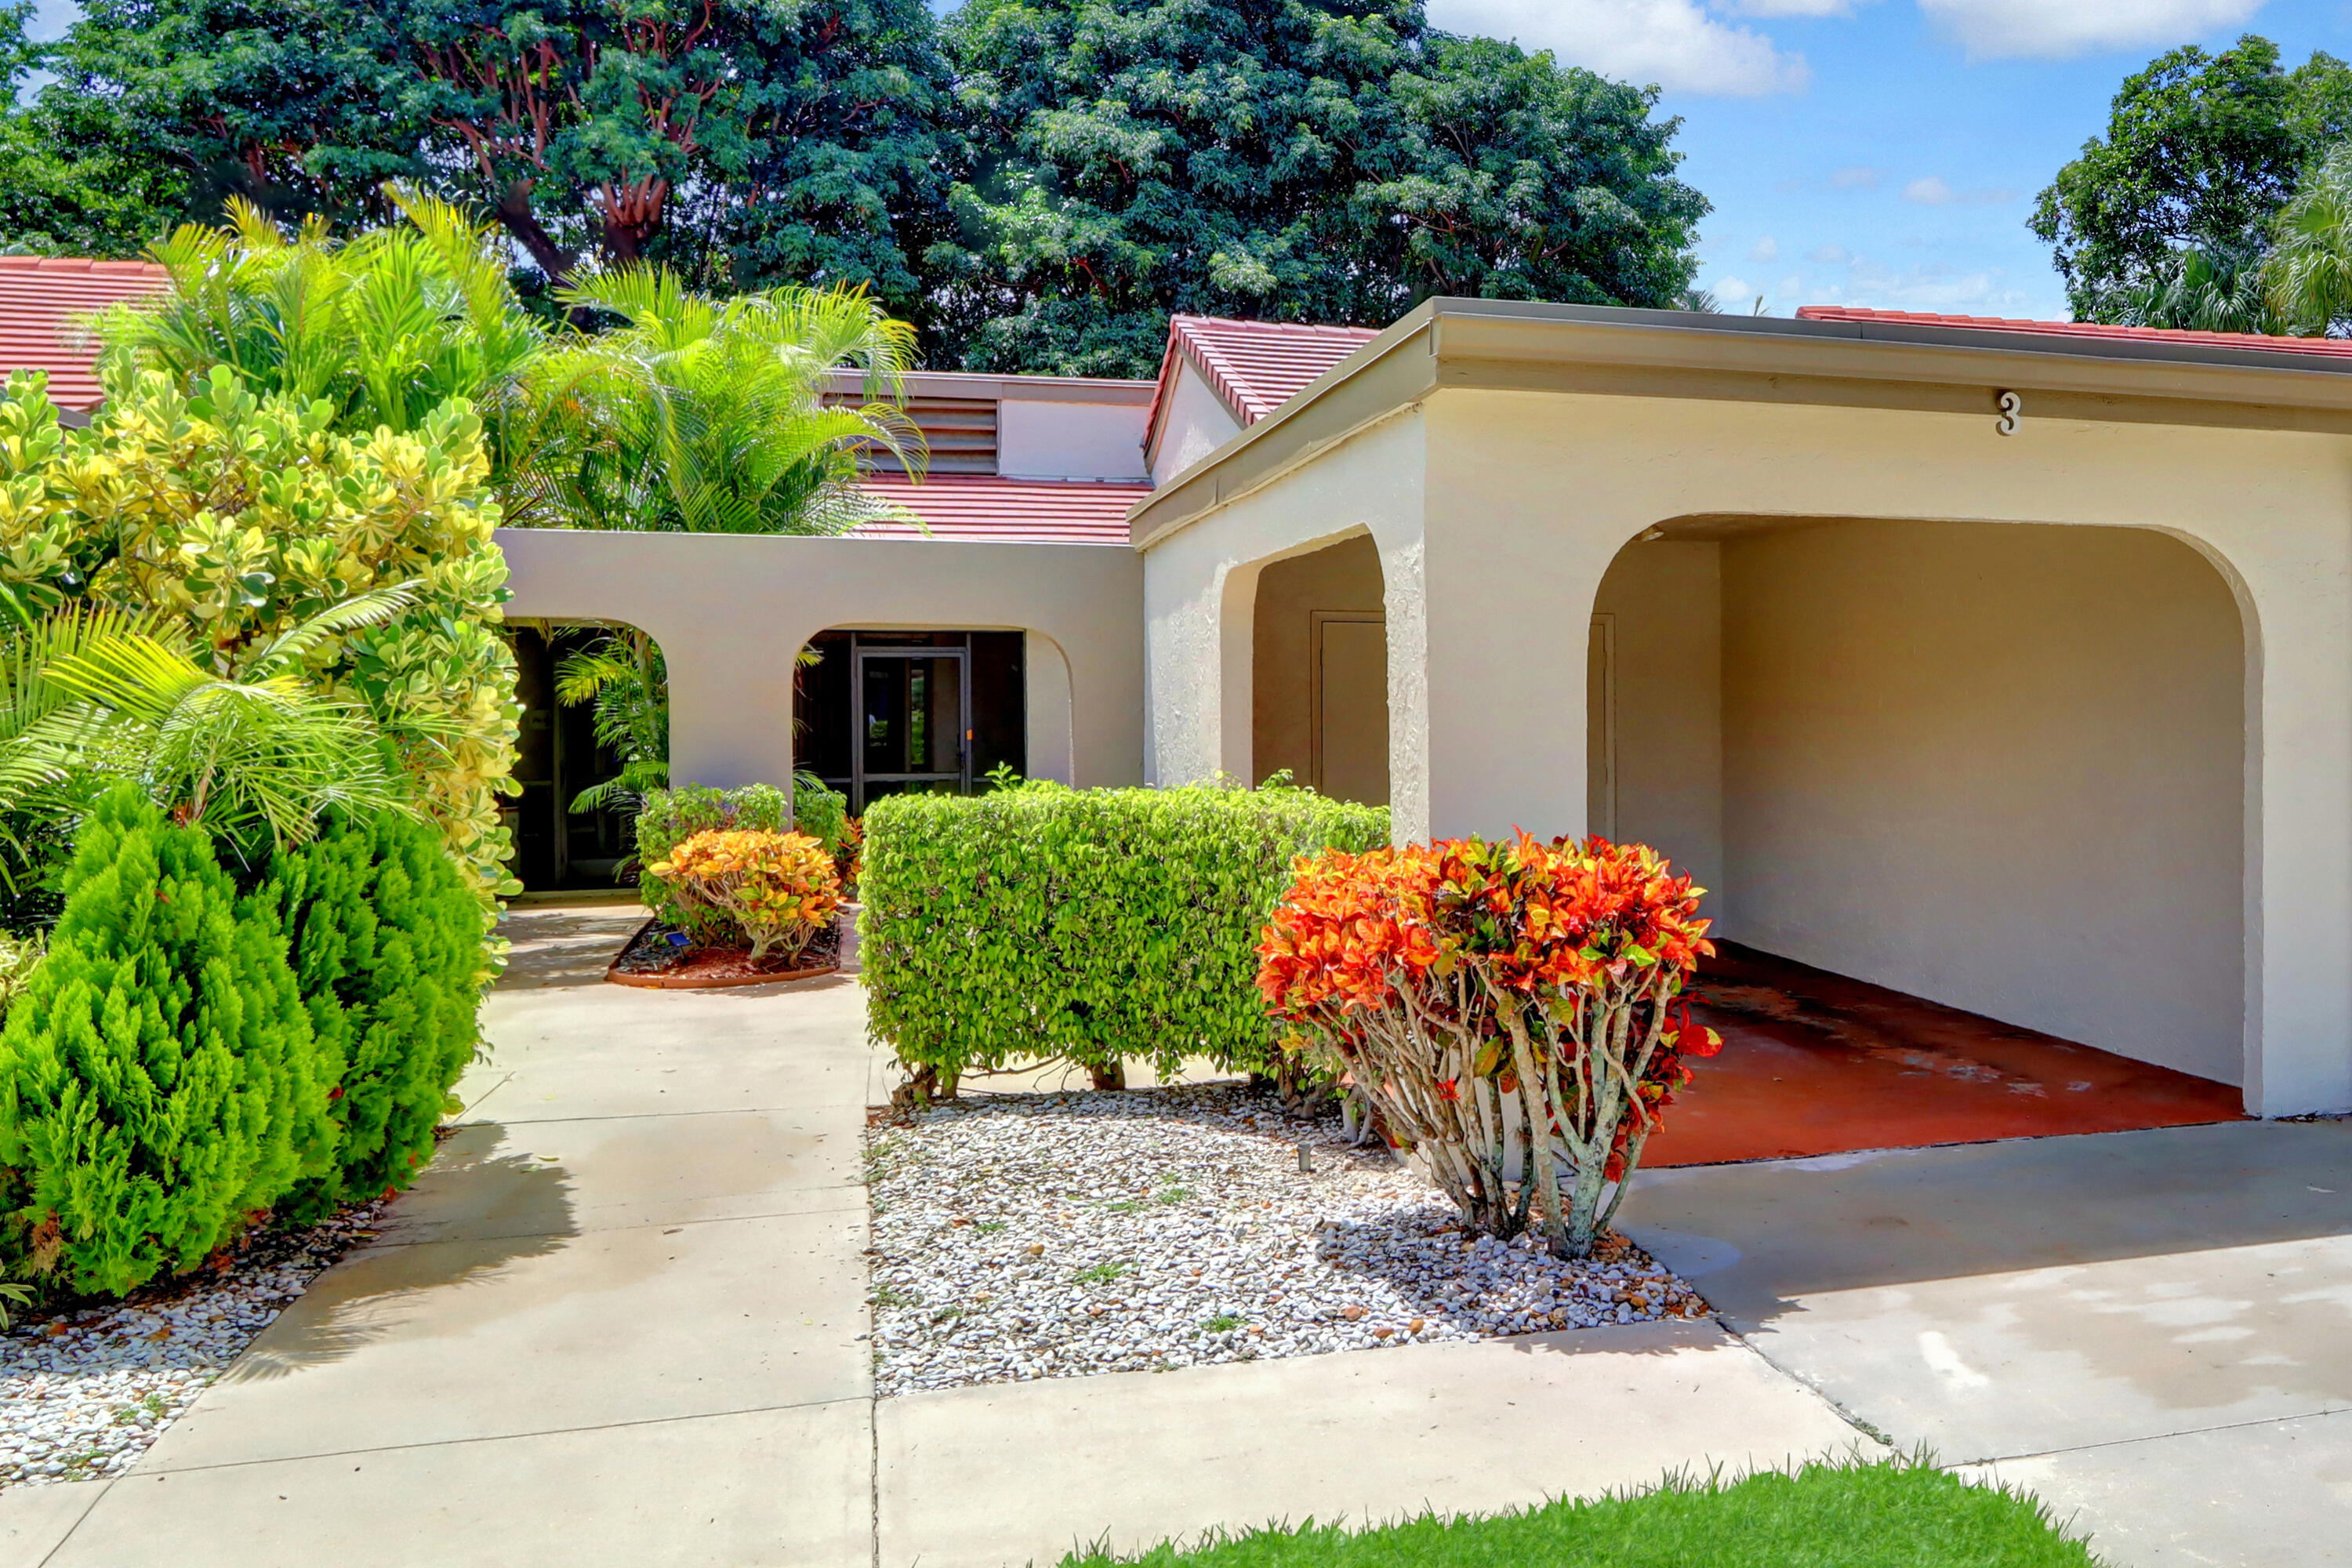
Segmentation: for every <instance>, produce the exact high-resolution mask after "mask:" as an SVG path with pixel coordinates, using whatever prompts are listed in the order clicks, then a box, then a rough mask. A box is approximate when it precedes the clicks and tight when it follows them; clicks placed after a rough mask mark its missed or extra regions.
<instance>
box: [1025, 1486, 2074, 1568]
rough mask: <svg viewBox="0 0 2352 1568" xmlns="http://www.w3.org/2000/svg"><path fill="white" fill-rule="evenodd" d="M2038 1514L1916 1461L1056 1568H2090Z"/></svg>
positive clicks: (1271, 1536)
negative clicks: (1124, 1567) (1123, 1566)
mask: <svg viewBox="0 0 2352 1568" xmlns="http://www.w3.org/2000/svg"><path fill="white" fill-rule="evenodd" d="M2097 1562H2098V1560H2097V1559H2096V1558H2095V1557H2093V1556H2092V1555H2091V1552H2090V1550H2089V1548H2088V1547H2087V1546H2085V1545H2084V1543H2082V1542H2079V1541H2073V1540H2069V1539H2068V1538H2067V1537H2066V1536H2064V1535H2063V1534H2062V1533H2061V1532H2060V1531H2059V1530H2058V1529H2057V1528H2056V1527H2055V1526H2054V1525H2053V1523H2052V1521H2051V1520H2050V1517H2049V1513H2048V1510H2046V1509H2044V1508H2043V1507H2042V1504H2040V1503H2039V1502H2036V1501H2034V1500H2032V1498H2030V1497H2027V1496H2025V1495H2023V1494H2021V1493H2018V1492H2013V1491H2008V1490H1997V1489H1992V1488H1990V1487H1979V1486H1971V1485H1969V1484H1968V1483H1967V1482H1965V1481H1962V1480H1961V1479H1959V1478H1958V1477H1957V1476H1952V1475H1948V1474H1947V1473H1945V1472H1944V1471H1942V1470H1938V1469H1936V1468H1933V1467H1932V1466H1931V1465H1928V1464H1926V1463H1923V1462H1920V1461H1918V1460H1916V1459H1915V1460H1904V1459H1895V1460H1883V1461H1880V1462H1877V1463H1872V1464H1865V1463H1861V1462H1859V1461H1855V1462H1848V1463H1844V1464H1834V1465H1825V1464H1811V1465H1807V1466H1805V1467H1804V1468H1802V1469H1800V1470H1798V1471H1797V1472H1795V1473H1794V1474H1782V1473H1778V1472H1774V1473H1768V1474H1763V1475H1754V1476H1749V1477H1747V1478H1746V1479H1740V1480H1727V1479H1723V1478H1722V1477H1721V1476H1719V1475H1717V1476H1701V1477H1678V1478H1670V1479H1668V1480H1667V1481H1666V1482H1665V1483H1664V1485H1662V1486H1659V1487H1656V1488H1653V1489H1645V1490H1643V1491H1639V1492H1633V1493H1628V1494H1624V1495H1620V1496H1613V1497H1606V1498H1600V1499H1595V1500H1588V1501H1573V1500H1562V1501H1559V1502H1553V1503H1549V1504H1547V1505H1545V1506H1544V1507H1542V1508H1538V1509H1532V1510H1528V1511H1527V1512H1524V1513H1515V1514H1504V1515H1499V1516H1496V1517H1494V1518H1488V1519H1469V1518H1452V1519H1443V1518H1439V1517H1437V1516H1435V1515H1424V1516H1423V1517H1422V1518H1419V1519H1412V1520H1407V1521H1403V1522H1402V1523H1398V1524H1391V1525H1384V1526H1381V1527H1379V1528H1376V1529H1370V1530H1362V1531H1350V1530H1348V1529H1344V1528H1339V1527H1329V1526H1322V1525H1318V1524H1316V1523H1314V1522H1313V1521H1308V1522H1307V1523H1306V1524H1304V1525H1301V1526H1299V1527H1298V1528H1297V1529H1291V1528H1288V1527H1286V1526H1272V1527H1268V1528H1267V1529H1265V1530H1257V1531H1248V1532H1246V1533H1244V1534H1240V1535H1223V1534H1219V1535H1215V1536H1213V1537H1212V1538H1209V1539H1206V1540H1204V1541H1202V1542H1199V1543H1197V1544H1195V1545H1193V1546H1192V1547H1190V1548H1182V1547H1179V1546H1178V1545H1176V1544H1174V1543H1172V1542H1163V1543H1162V1544H1160V1545H1159V1546H1157V1547H1154V1548H1152V1549H1151V1550H1150V1551H1149V1552H1144V1553H1143V1554H1141V1555H1140V1556H1137V1557H1115V1556H1112V1555H1109V1554H1108V1552H1104V1551H1102V1550H1101V1549H1099V1548H1097V1550H1095V1551H1093V1552H1087V1553H1083V1554H1081V1553H1072V1554H1071V1555H1069V1556H1067V1557H1065V1558H1064V1559H1063V1560H1062V1568H1116V1565H1119V1564H1130V1565H1134V1568H2095V1565H2096V1563H2097Z"/></svg>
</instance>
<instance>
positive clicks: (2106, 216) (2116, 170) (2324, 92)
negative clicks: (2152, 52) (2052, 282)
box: [2031, 34, 2352, 330]
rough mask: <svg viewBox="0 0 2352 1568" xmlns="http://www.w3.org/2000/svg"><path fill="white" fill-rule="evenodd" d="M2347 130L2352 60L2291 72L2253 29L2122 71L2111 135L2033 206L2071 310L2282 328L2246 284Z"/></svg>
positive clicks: (2092, 144)
mask: <svg viewBox="0 0 2352 1568" xmlns="http://www.w3.org/2000/svg"><path fill="white" fill-rule="evenodd" d="M2347 133H2352V67H2347V65H2346V64H2345V63H2344V62H2343V61H2341V60H2339V59H2336V58H2334V57H2333V56H2330V55H2326V54H2315V55H2313V56H2312V57H2311V58H2310V59H2308V60H2306V61H2305V62H2304V63H2303V64H2302V65H2300V66H2298V67H2296V68H2294V69H2293V70H2291V71H2290V70H2288V69H2286V68H2284V67H2283V66H2282V65H2281V64H2280V59H2279V50H2278V46H2277V45H2275V44H2273V43H2272V42H2271V41H2270V40H2269V39H2268V38H2263V37H2256V36H2253V35H2252V34H2249V35H2248V36H2246V37H2242V38H2240V39H2239V40H2238V41H2237V43H2236V44H2235V45H2234V46H2232V47H2230V48H2228V49H2224V50H2222V51H2221V53H2219V54H2208V53H2207V52H2205V51H2204V50H2203V49H2200V48H2197V47H2193V46H2192V47H2183V48H2178V49H2174V50H2171V51H2170V52H2169V53H2167V54H2164V55H2160V56H2158V58H2156V59H2154V60H2152V61H2150V62H2149V63H2148V65H2147V68H2145V69H2143V70H2140V71H2137V72H2135V73H2134V74H2133V75H2131V76H2129V77H2127V78H2126V79H2125V80H2124V84H2123V86H2122V88H2121V89H2118V90H2117V92H2116V97H2115V101H2114V104H2113V106H2112V108H2111V110H2110V111H2109V115H2108V121H2107V134H2106V136H2105V138H2104V139H2102V138H2099V137H2093V138H2092V139H2091V140H2090V141H2088V142H2084V146H2083V151H2082V153H2081V155H2080V156H2078V157H2076V158H2075V159H2074V161H2073V162H2072V163H2068V164H2066V165H2065V167H2063V168H2062V169H2060V170H2059V171H2058V174H2057V177H2056V178H2055V179H2054V180H2053V181H2052V182H2051V184H2050V185H2049V187H2048V188H2047V189H2046V190H2044V191H2043V192H2042V195H2041V197H2040V199H2039V201H2038V202H2037V203H2036V205H2035V207H2034V212H2033V216H2032V220H2031V223H2032V229H2033V232H2034V233H2035V234H2036V235H2038V236H2039V237H2041V238H2042V239H2043V240H2044V241H2046V242H2048V244H2049V245H2050V247H2051V256H2052V259H2053V261H2054V262H2055V263H2056V264H2057V268H2058V271H2059V275H2060V276H2061V277H2063V279H2065V281H2066V290H2067V297H2068V300H2069V301H2070V302H2071V304H2072V306H2073V308H2074V313H2075V314H2076V315H2077V316H2078V317H2081V318H2083V319H2084V320H2088V321H2126V320H2130V321H2145V322H2147V324H2151V325H2158V326H2195V325H2199V324H2212V323H2216V322H2226V323H2228V324H2230V325H2232V326H2237V327H2240V328H2249V327H2251V328H2253V329H2255V330H2266V329H2267V328H2268V327H2270V326H2273V325H2275V324H2277V322H2276V320H2275V318H2273V317H2272V316H2269V315H2268V314H2266V313H2265V312H2264V311H2263V310H2262V309H2261V307H2260V305H2259V290H2253V291H2249V290H2247V289H2243V288H2242V286H2241V285H2240V283H2239V279H2241V278H2242V276H2244V275H2245V274H2246V273H2247V272H2248V269H2249V268H2250V266H2253V265H2258V264H2259V262H2260V259H2261V258H2262V257H2263V254H2264V253H2265V252H2266V251H2267V249H2268V247H2269V242H2270V230H2271V226H2272V223H2273V219H2274V218H2275V216H2277V214H2278V213H2279V211H2280V209H2281V208H2282V207H2283V206H2284V205H2285V204H2286V202H2287V200H2288V198H2289V197H2290V196H2291V195H2293V194H2294V190H2295V187H2296V184H2297V182H2298V180H2299V179H2300V178H2301V177H2302V176H2303V174H2305V171H2306V170H2307V169H2309V168H2310V167H2312V166H2313V165H2314V164H2315V163H2316V162H2317V161H2318V160H2319V159H2320V157H2321V156H2322V155H2323V154H2324V153H2326V150H2327V149H2328V147H2330V146H2331V145H2332V144H2334V143H2335V142H2338V141H2341V140H2342V139H2343V138H2344V137H2345V136H2346V135H2347Z"/></svg>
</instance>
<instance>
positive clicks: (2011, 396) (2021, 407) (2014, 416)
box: [1992, 392, 2025, 436]
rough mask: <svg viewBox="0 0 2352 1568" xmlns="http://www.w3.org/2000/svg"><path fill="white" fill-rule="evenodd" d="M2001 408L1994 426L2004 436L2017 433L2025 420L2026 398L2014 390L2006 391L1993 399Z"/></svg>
mask: <svg viewBox="0 0 2352 1568" xmlns="http://www.w3.org/2000/svg"><path fill="white" fill-rule="evenodd" d="M1993 401H1994V402H1995V403H1996V404H1997V405H1999V406H2000V418H1999V419H1996V420H1994V421H1993V426H1992V427H1993V428H1994V429H1996V430H1998V431H2000V433H2001V434H2002V435H2004V436H2014V435H2016V434H2017V427H2018V426H2020V425H2021V424H2023V423H2024V421H2025V399H2023V398H2022V397H2020V396H2018V395H2017V394H2015V393H2013V392H2004V393H2002V394H2001V395H2000V396H1999V397H1997V398H1995V399H1994V400H1993Z"/></svg>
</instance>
